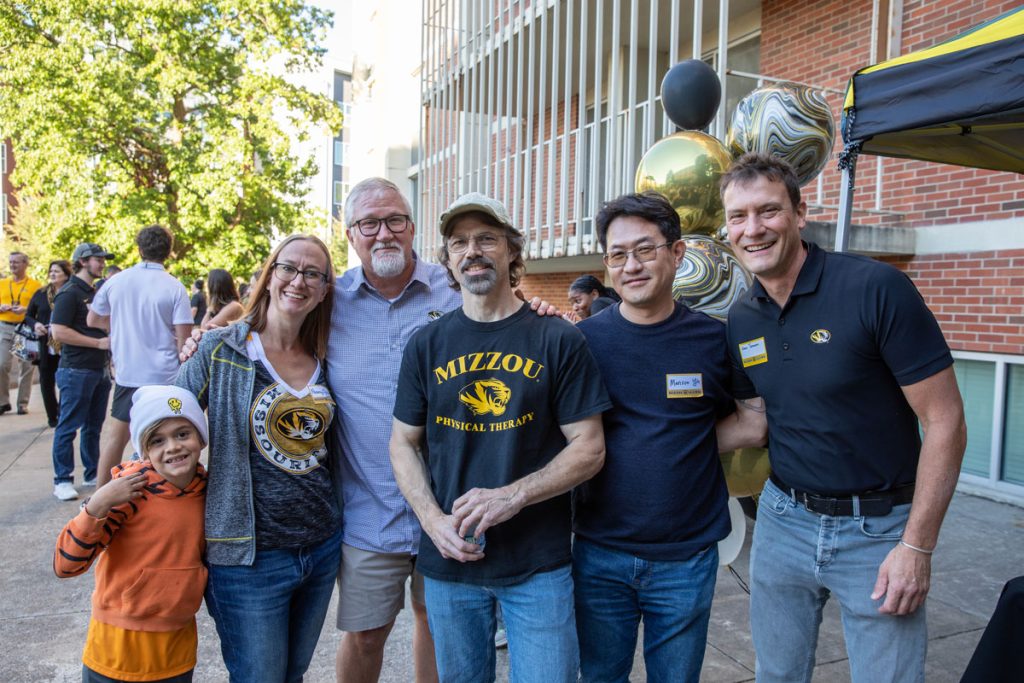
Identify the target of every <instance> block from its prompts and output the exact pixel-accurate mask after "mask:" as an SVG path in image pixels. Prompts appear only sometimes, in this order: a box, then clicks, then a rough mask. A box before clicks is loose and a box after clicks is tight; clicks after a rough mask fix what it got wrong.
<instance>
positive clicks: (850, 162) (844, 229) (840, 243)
mask: <svg viewBox="0 0 1024 683" xmlns="http://www.w3.org/2000/svg"><path fill="white" fill-rule="evenodd" d="M841 166H842V169H843V176H842V178H841V179H840V181H839V216H838V217H837V222H836V241H835V245H834V251H848V250H849V248H850V218H851V217H852V215H853V179H854V175H855V171H856V168H857V155H856V154H851V155H850V156H849V158H847V159H846V160H845V163H842V164H841Z"/></svg>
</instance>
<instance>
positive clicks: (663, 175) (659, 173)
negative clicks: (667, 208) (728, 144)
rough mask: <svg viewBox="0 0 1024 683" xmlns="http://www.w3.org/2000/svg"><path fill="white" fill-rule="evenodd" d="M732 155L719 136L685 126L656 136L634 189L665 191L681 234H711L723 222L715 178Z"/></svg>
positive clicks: (664, 193)
mask: <svg viewBox="0 0 1024 683" xmlns="http://www.w3.org/2000/svg"><path fill="white" fill-rule="evenodd" d="M730 163H732V157H731V156H730V155H729V152H728V150H727V149H726V148H725V145H723V144H722V143H721V142H719V141H718V139H716V138H713V137H711V136H710V135H705V134H704V133H701V132H699V131H695V130H687V131H683V132H681V133H675V134H673V135H670V136H668V137H667V138H663V139H661V140H658V141H657V142H655V143H654V144H653V145H651V148H650V149H649V150H647V153H646V154H644V157H643V159H641V160H640V165H639V166H638V167H637V169H636V181H635V186H636V191H637V192H646V191H648V190H653V191H655V192H658V193H660V194H662V195H664V196H665V197H666V198H667V199H668V201H669V202H670V203H671V204H672V206H673V207H674V208H675V210H676V211H677V212H678V213H679V220H680V222H682V226H683V234H684V235H692V234H700V235H713V234H714V233H715V231H716V230H717V229H718V227H719V226H720V225H722V224H723V223H724V222H725V210H724V209H723V208H722V198H721V196H720V195H719V192H718V180H719V178H721V177H722V174H723V173H724V172H725V171H726V170H727V169H728V168H729V164H730Z"/></svg>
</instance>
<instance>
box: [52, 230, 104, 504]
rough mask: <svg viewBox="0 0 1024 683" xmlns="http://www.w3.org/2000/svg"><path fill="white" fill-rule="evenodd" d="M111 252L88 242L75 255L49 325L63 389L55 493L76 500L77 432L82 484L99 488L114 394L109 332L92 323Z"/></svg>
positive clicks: (56, 442)
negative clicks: (95, 297)
mask: <svg viewBox="0 0 1024 683" xmlns="http://www.w3.org/2000/svg"><path fill="white" fill-rule="evenodd" d="M110 256H112V254H110V253H108V252H107V251H106V250H105V249H103V247H101V246H100V245H98V244H92V243H90V242H85V243H83V244H79V245H78V246H77V247H76V248H75V253H74V255H73V256H72V257H71V261H72V268H74V271H75V274H74V275H72V276H71V279H70V280H68V282H67V284H65V285H64V286H63V287H62V288H61V290H60V291H59V292H57V296H56V297H55V298H54V301H53V315H52V316H51V318H50V327H51V331H52V334H53V338H54V339H55V340H56V341H58V342H60V343H61V345H62V346H61V356H60V366H58V368H57V387H58V388H59V389H60V418H59V419H58V421H57V427H56V429H55V430H54V433H53V472H54V476H53V495H54V496H56V497H57V498H58V499H60V500H74V499H75V498H77V497H78V491H77V490H76V489H75V487H74V485H73V482H74V477H73V474H74V471H75V432H77V431H78V430H79V429H81V430H82V433H81V439H80V440H79V451H80V453H81V456H82V467H83V468H84V470H85V472H84V476H83V484H84V485H85V486H95V483H96V465H97V463H98V462H99V457H100V430H101V429H102V427H103V417H104V415H105V414H106V410H107V398H108V397H109V395H110V371H109V366H108V363H107V357H108V354H107V351H108V350H109V349H110V339H109V338H108V337H107V333H106V332H104V331H103V330H100V329H97V328H95V327H89V325H88V324H87V323H86V318H87V316H88V315H89V303H90V302H91V301H92V298H93V295H94V294H95V291H94V290H93V284H94V283H95V281H96V280H98V279H99V278H100V277H101V276H102V275H103V267H104V265H106V260H107V259H108V258H109V257H110Z"/></svg>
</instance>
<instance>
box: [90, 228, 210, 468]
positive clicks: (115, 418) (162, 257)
mask: <svg viewBox="0 0 1024 683" xmlns="http://www.w3.org/2000/svg"><path fill="white" fill-rule="evenodd" d="M172 242H173V238H172V237H171V232H170V231H169V230H168V229H167V228H165V227H164V226H162V225H150V226H147V227H145V228H142V229H141V230H139V232H138V234H137V235H136V236H135V244H136V245H137V246H138V249H139V257H140V258H141V259H142V260H141V262H139V263H137V264H136V265H134V266H132V267H131V268H129V269H128V270H126V271H124V273H122V274H121V275H118V276H117V278H116V279H113V280H109V281H108V282H107V284H106V285H104V287H103V289H101V290H99V291H98V292H96V296H95V297H94V298H93V300H92V306H91V307H90V309H91V310H90V311H89V315H88V317H87V318H86V321H87V322H88V324H89V326H90V327H96V328H99V329H101V330H107V331H109V332H110V340H111V341H110V350H111V353H112V355H113V357H114V360H113V363H114V368H115V369H116V371H117V377H116V383H115V384H114V401H113V405H112V406H111V408H110V417H111V420H110V421H109V422H107V428H106V430H105V432H104V439H103V448H102V449H101V451H100V462H99V470H98V472H97V481H98V482H99V484H100V486H102V485H103V484H105V483H106V482H107V481H109V479H110V471H111V469H113V467H114V465H116V464H117V463H119V462H121V457H122V455H123V454H124V447H125V445H126V444H127V443H128V436H129V428H130V425H129V414H130V412H131V405H132V394H134V393H135V390H136V389H137V388H139V387H141V386H144V385H147V384H170V383H171V382H173V381H174V377H175V375H176V374H177V372H178V366H179V365H180V364H181V363H180V361H179V360H178V351H179V349H181V347H182V345H184V343H185V340H186V339H188V336H189V334H190V333H191V331H192V314H191V312H190V311H189V300H188V292H186V291H185V288H184V287H183V286H182V284H181V283H180V282H178V280H177V278H175V277H173V276H172V275H170V274H169V273H168V272H167V271H166V270H164V261H166V260H167V258H168V257H169V256H170V254H171V244H172Z"/></svg>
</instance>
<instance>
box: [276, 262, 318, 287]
mask: <svg viewBox="0 0 1024 683" xmlns="http://www.w3.org/2000/svg"><path fill="white" fill-rule="evenodd" d="M270 267H271V268H273V269H274V276H275V277H277V279H278V280H280V281H281V282H291V281H292V280H294V279H295V276H296V275H298V274H299V273H302V280H303V281H304V282H305V283H306V284H307V285H309V286H310V287H322V286H323V285H325V284H327V274H326V273H321V272H320V271H319V270H316V269H315V268H307V269H306V270H299V269H298V268H296V267H295V266H293V265H289V264H287V263H274V264H273V265H271V266H270Z"/></svg>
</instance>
